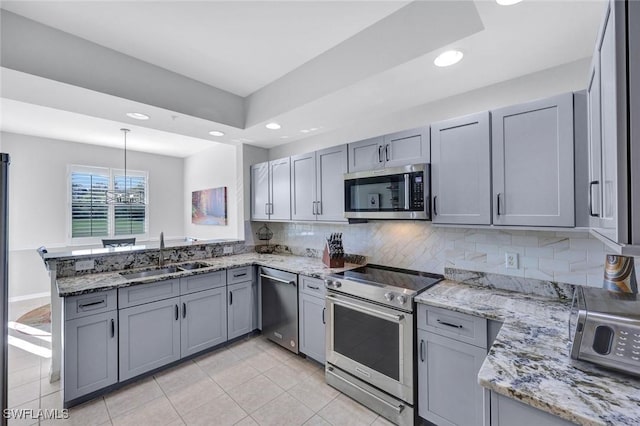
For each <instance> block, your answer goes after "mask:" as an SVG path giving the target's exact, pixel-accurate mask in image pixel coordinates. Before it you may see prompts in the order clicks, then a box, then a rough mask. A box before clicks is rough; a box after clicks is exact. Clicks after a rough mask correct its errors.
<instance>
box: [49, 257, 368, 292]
mask: <svg viewBox="0 0 640 426" xmlns="http://www.w3.org/2000/svg"><path fill="white" fill-rule="evenodd" d="M198 262H201V263H206V264H207V265H209V267H207V268H201V269H196V270H192V271H179V272H176V273H173V274H163V275H156V276H153V277H146V278H139V279H126V278H124V277H123V276H121V275H120V274H119V272H121V271H113V272H102V273H97V274H86V275H79V276H76V277H68V278H58V280H57V281H56V282H57V286H58V295H59V296H60V297H68V296H76V295H79V294H84V293H91V292H94V291H101V290H109V289H112V288H118V287H128V286H132V285H138V284H146V283H151V282H156V281H162V280H170V279H174V278H180V277H185V276H189V275H197V274H206V273H209V272H214V271H218V270H221V269H227V268H234V267H240V266H249V265H259V266H267V267H271V268H276V269H281V270H284V271H288V272H293V273H295V274H301V275H307V276H310V277H315V278H324V277H326V276H327V275H329V274H333V273H336V272H341V271H344V270H347V269H353V268H357V267H359V266H361V265H356V264H348V263H345V267H344V268H333V269H330V268H327V267H326V266H325V265H324V264H323V263H322V261H321V260H320V259H316V258H312V257H302V256H293V255H282V254H259V253H245V254H237V255H232V256H222V257H215V258H211V259H203V260H198ZM183 263H184V262H183ZM177 265H179V263H177ZM167 266H168V265H167ZM148 269H154V268H141V269H128V270H127V272H134V271H143V270H148Z"/></svg>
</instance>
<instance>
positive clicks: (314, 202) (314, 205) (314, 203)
mask: <svg viewBox="0 0 640 426" xmlns="http://www.w3.org/2000/svg"><path fill="white" fill-rule="evenodd" d="M316 203H317V201H313V202H312V203H311V204H312V205H313V213H312V214H313V215H314V216H315V215H317V214H318V209H317V208H316Z"/></svg>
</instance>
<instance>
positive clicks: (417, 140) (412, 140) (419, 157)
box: [349, 126, 430, 173]
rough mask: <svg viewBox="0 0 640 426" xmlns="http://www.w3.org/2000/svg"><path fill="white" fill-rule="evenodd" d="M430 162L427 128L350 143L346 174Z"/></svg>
mask: <svg viewBox="0 0 640 426" xmlns="http://www.w3.org/2000/svg"><path fill="white" fill-rule="evenodd" d="M429 161H430V147H429V127H428V126H427V127H419V128H416V129H410V130H403V131H401V132H396V133H392V134H389V135H385V136H379V137H375V138H371V139H366V140H362V141H358V142H353V143H350V144H349V173H353V172H361V171H366V170H374V169H379V168H383V167H398V166H404V165H407V164H419V163H428V162H429Z"/></svg>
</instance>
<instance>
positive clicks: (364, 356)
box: [333, 305, 400, 381]
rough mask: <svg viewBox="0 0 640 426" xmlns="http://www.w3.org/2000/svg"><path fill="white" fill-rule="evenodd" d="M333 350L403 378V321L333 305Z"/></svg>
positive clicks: (390, 374) (385, 373)
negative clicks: (401, 334) (401, 329)
mask: <svg viewBox="0 0 640 426" xmlns="http://www.w3.org/2000/svg"><path fill="white" fill-rule="evenodd" d="M333 350H334V351H335V352H337V353H339V354H341V355H343V356H345V357H347V358H349V359H351V360H353V361H356V362H358V363H360V364H362V365H364V366H366V367H369V368H370V369H372V370H375V371H377V372H378V373H381V374H384V375H385V376H388V377H391V378H392V379H394V380H396V381H400V325H399V324H398V323H395V322H391V321H387V320H385V319H382V318H378V317H375V316H372V315H367V314H365V313H362V312H358V311H354V310H352V309H349V308H345V307H343V306H339V305H334V325H333Z"/></svg>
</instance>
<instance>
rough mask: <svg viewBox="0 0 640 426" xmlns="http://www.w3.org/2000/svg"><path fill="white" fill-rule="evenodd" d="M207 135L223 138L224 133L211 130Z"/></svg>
mask: <svg viewBox="0 0 640 426" xmlns="http://www.w3.org/2000/svg"><path fill="white" fill-rule="evenodd" d="M209 134H210V135H211V136H224V132H221V131H220V130H212V131H210V132H209Z"/></svg>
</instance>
